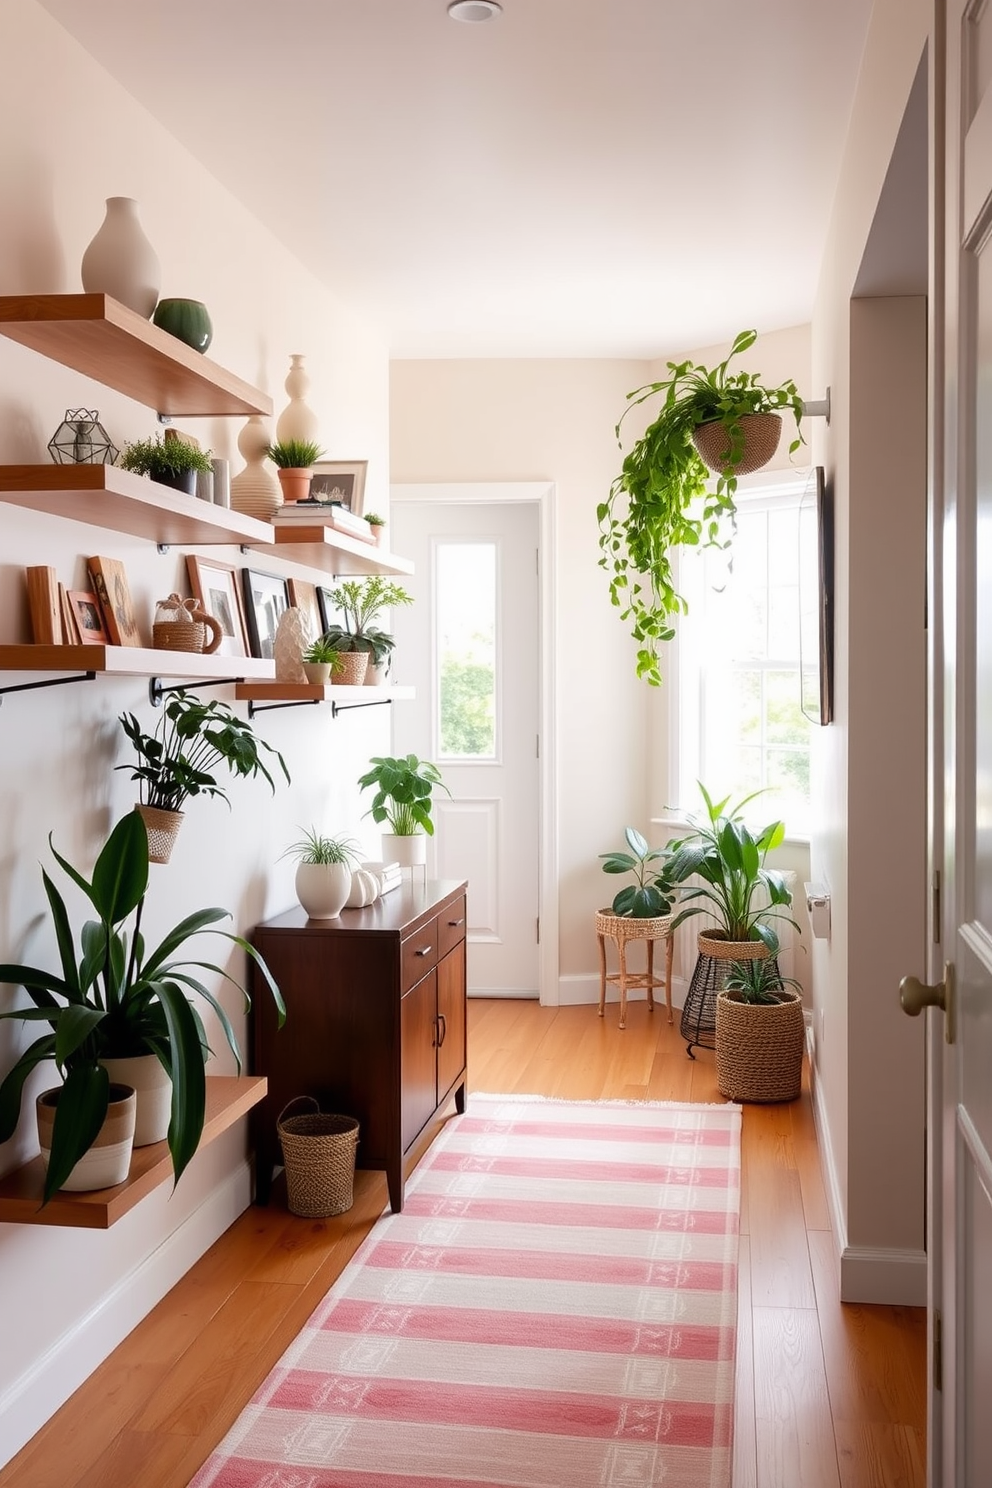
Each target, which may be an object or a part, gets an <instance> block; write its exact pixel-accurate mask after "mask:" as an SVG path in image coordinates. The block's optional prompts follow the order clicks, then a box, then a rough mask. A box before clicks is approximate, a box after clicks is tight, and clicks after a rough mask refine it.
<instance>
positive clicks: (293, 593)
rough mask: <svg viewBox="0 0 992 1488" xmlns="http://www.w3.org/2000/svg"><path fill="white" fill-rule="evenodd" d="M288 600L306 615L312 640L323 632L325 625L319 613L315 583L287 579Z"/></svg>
mask: <svg viewBox="0 0 992 1488" xmlns="http://www.w3.org/2000/svg"><path fill="white" fill-rule="evenodd" d="M289 602H290V604H291V605H295V606H296V608H297V609H298V610H299V611H300V612H301V614H303V615H304V616H305V617H306V621H307V624H308V625H309V627H310V634H311V636H312V637H313V639H314V640H317V639H318V637H319V636H322V635H323V634H324V631H325V630H326V629H327V626H326V625H325V624H324V618H323V615H322V613H321V609H320V600H319V599H318V597H317V586H316V584H311V583H310V582H309V581H308V580H307V579H292V578H291V579H290V580H289Z"/></svg>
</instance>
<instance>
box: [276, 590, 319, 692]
mask: <svg viewBox="0 0 992 1488" xmlns="http://www.w3.org/2000/svg"><path fill="white" fill-rule="evenodd" d="M313 640H314V637H313V636H312V635H311V633H310V625H309V622H308V620H307V617H306V615H305V614H304V613H303V611H302V610H300V609H297V607H296V606H295V605H290V607H289V609H287V610H283V612H282V614H281V615H280V616H279V620H278V623H277V625H276V638H275V640H274V642H273V644H272V655H273V658H274V660H275V664H276V681H277V682H305V681H306V680H307V674H306V672H305V671H304V670H303V653H304V651H307V650H308V649H309V648H310V646H311V645H312V644H313Z"/></svg>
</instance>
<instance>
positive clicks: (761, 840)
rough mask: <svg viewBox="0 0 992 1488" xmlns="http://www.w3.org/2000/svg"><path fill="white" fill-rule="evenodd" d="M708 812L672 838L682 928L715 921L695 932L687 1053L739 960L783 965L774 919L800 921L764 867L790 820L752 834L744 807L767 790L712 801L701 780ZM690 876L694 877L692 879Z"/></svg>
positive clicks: (778, 878) (711, 1024)
mask: <svg viewBox="0 0 992 1488" xmlns="http://www.w3.org/2000/svg"><path fill="white" fill-rule="evenodd" d="M698 784H699V790H700V792H701V794H702V797H703V801H704V802H705V805H706V815H705V818H699V819H696V820H694V823H693V830H692V831H691V832H690V833H689V834H688V835H687V836H685V837H682V838H677V839H673V840H672V841H671V842H669V843H668V851H669V853H670V855H671V856H670V858H669V861H668V865H667V874H668V877H669V880H670V881H671V882H672V883H674V884H677V885H679V903H680V904H681V905H683V906H685V907H684V908H681V909H679V911H678V913H677V914H676V916H675V918H674V920H673V921H672V930H673V931H674V930H677V929H678V927H679V925H681V924H682V923H683V922H684V921H685V920H687V919H689V917H690V916H692V915H699V914H705V915H707V916H709V918H710V919H711V920H713V921H715V924H711V925H709V926H707V928H706V929H705V930H701V931H700V932H699V935H698V937H697V946H698V950H699V957H698V960H697V963H696V968H695V970H694V971H693V974H692V980H691V981H690V983H689V990H688V992H687V994H686V1000H685V1004H684V1006H683V1009H682V1036H683V1038H685V1039H687V1040H688V1044H689V1053H690V1054H691V1053H692V1049H693V1047H694V1046H695V1045H697V1044H702V1045H703V1046H706V1045H707V1043H708V1039H707V1037H706V1035H709V1034H715V1031H716V998H717V995H718V993H719V992H720V991H722V990H723V988H724V986H725V985H726V979H727V976H728V975H729V972H730V968H731V966H732V965H734V964H735V963H741V962H747V961H764V960H766V959H770V960H771V962H772V966H773V967H774V970H775V973H776V974H777V971H778V961H777V957H778V951H779V938H778V933H777V930H776V928H775V922H782V921H784V922H785V923H787V924H789V925H791V926H792V927H793V928H794V929H795V930H797V931H798V930H799V926H798V925H797V924H796V922H795V920H794V919H792V918H791V916H790V915H789V913H788V910H789V907H790V905H791V904H792V893H791V891H790V889H789V887H788V885H787V883H786V881H785V878H784V876H783V875H782V874H781V873H779V872H778V871H777V870H776V869H774V868H767V867H766V866H765V859H766V858H767V856H768V854H769V853H770V852H771V851H772V849H773V848H776V847H778V846H779V845H780V844H781V843H782V841H783V840H784V838H785V824H784V822H781V821H773V822H769V824H768V825H767V826H766V827H764V828H763V829H762V830H761V831H760V832H758V833H757V834H754V833H752V832H751V830H750V829H749V828H748V826H747V825H746V824H745V822H744V820H743V816H742V812H743V810H744V808H745V806H747V805H749V804H750V802H751V801H753V800H754V799H755V798H756V797H757V796H759V795H761V794H762V792H760V791H755V792H753V793H752V794H751V795H748V796H745V797H743V799H742V800H740V801H738V802H736V803H735V804H731V803H730V797H729V796H727V797H724V799H723V800H722V801H714V800H713V799H712V797H711V796H710V794H709V792H708V791H707V790H706V787H705V786H704V785H703V784H702V782H701V781H700V782H698ZM689 879H695V880H696V882H695V883H693V884H689V883H688V882H687V881H688V880H689Z"/></svg>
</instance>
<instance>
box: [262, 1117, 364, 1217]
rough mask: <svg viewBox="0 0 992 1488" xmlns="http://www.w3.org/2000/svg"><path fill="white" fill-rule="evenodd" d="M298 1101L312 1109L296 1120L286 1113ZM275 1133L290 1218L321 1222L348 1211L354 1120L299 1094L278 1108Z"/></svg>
mask: <svg viewBox="0 0 992 1488" xmlns="http://www.w3.org/2000/svg"><path fill="white" fill-rule="evenodd" d="M304 1102H306V1103H308V1104H309V1105H310V1106H312V1108H313V1109H312V1110H310V1111H305V1112H302V1113H301V1114H300V1115H297V1116H291V1115H289V1114H288V1113H289V1112H290V1111H291V1110H293V1108H294V1107H297V1106H300V1105H302V1104H304ZM276 1131H277V1133H278V1136H279V1142H280V1145H281V1146H282V1158H283V1166H284V1167H285V1170H286V1194H287V1198H288V1201H289V1212H290V1214H298V1215H300V1216H301V1218H303V1219H325V1218H326V1217H327V1216H328V1215H330V1214H343V1213H344V1212H345V1210H346V1209H350V1208H351V1206H352V1203H353V1202H354V1182H355V1152H356V1149H357V1147H358V1122H357V1121H356V1120H355V1118H354V1116H331V1115H327V1114H325V1113H324V1112H323V1111H321V1109H320V1105H319V1103H318V1102H317V1101H315V1100H314V1098H313V1096H312V1095H301V1096H298V1097H297V1098H296V1100H291V1101H290V1102H289V1103H288V1105H286V1106H284V1107H283V1109H282V1111H281V1112H280V1114H279V1118H278V1120H277V1121H276Z"/></svg>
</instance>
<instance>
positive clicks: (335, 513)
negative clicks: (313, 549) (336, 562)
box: [272, 501, 375, 543]
mask: <svg viewBox="0 0 992 1488" xmlns="http://www.w3.org/2000/svg"><path fill="white" fill-rule="evenodd" d="M272 521H273V524H274V525H275V526H276V527H289V526H293V525H300V524H302V525H303V526H306V525H307V524H309V525H310V526H316V525H319V526H322V527H333V528H334V529H335V531H336V532H346V533H347V534H348V536H349V537H357V538H358V539H359V540H360V541H361V542H367V543H374V542H375V536H374V534H373V532H372V528H371V527H370V526H369V524H368V522H366V520H365V518H364V517H356V516H355V515H354V514H353V513H352V512H350V511H349V510H348V508H347V507H345V506H341V505H339V504H338V503H337V502H331V501H288V502H284V504H283V505H282V506H280V507H277V509H276V511H275V512H274V514H273V517H272Z"/></svg>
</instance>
